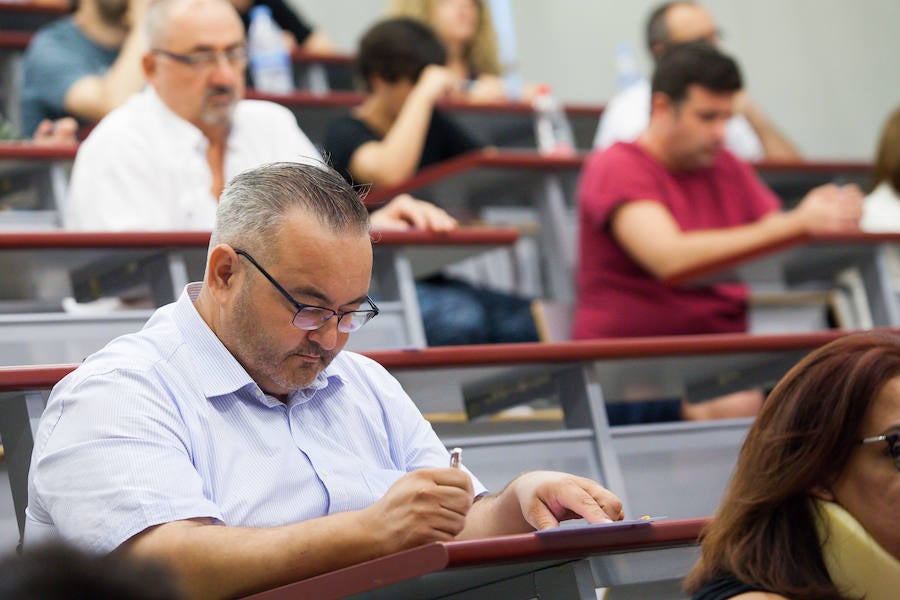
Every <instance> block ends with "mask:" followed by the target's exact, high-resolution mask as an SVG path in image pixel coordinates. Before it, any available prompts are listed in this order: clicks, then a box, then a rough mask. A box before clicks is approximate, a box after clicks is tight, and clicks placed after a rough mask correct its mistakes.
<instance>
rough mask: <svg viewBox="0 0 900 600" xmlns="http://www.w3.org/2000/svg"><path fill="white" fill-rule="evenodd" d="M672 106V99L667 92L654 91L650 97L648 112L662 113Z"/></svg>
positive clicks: (652, 113)
mask: <svg viewBox="0 0 900 600" xmlns="http://www.w3.org/2000/svg"><path fill="white" fill-rule="evenodd" d="M671 108H672V99H671V98H669V96H668V95H667V94H664V93H662V92H655V93H654V94H653V95H652V96H651V97H650V114H651V115H654V114H656V115H659V114H664V113H665V112H666V111H668V110H670V109H671Z"/></svg>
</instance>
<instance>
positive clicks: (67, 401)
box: [25, 163, 622, 598]
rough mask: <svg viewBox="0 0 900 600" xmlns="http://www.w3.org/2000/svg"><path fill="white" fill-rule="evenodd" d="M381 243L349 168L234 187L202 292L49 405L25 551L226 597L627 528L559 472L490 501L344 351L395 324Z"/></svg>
mask: <svg viewBox="0 0 900 600" xmlns="http://www.w3.org/2000/svg"><path fill="white" fill-rule="evenodd" d="M368 225H369V224H368V215H367V213H366V209H365V207H364V205H363V203H362V202H361V201H360V199H359V197H358V195H357V194H356V192H355V191H354V190H353V189H352V188H351V187H350V185H349V184H348V183H347V182H345V181H344V180H343V178H342V177H341V176H340V175H338V174H337V173H336V172H335V171H334V170H332V169H329V168H321V167H317V166H312V165H305V164H300V163H276V164H271V165H265V166H262V167H259V168H256V169H251V170H249V171H246V172H244V173H241V174H240V175H238V176H237V177H235V178H234V179H232V180H231V181H230V182H229V183H228V184H227V186H226V188H225V190H224V192H223V194H222V197H221V200H220V203H219V205H218V209H217V214H216V223H215V227H214V229H213V233H212V238H211V240H210V250H209V253H208V258H207V266H206V274H205V277H204V281H203V282H202V283H192V284H189V285H188V286H187V287H186V289H185V291H184V292H183V293H182V295H181V297H180V298H179V299H178V300H177V301H176V302H175V303H173V304H170V305H168V306H165V307H163V308H160V309H158V310H157V311H156V313H155V314H154V315H153V317H152V318H151V319H150V321H149V322H148V323H147V325H146V327H144V329H142V330H141V331H140V332H138V333H135V334H130V335H126V336H123V337H121V338H118V339H117V340H114V341H113V342H111V343H110V344H109V345H108V346H107V347H106V348H104V349H103V350H101V351H99V352H97V353H95V354H94V355H92V356H90V357H88V358H87V359H86V360H85V362H84V363H82V365H81V366H79V368H78V369H76V370H75V371H74V372H73V373H71V374H70V375H69V376H67V377H66V378H65V379H63V380H62V381H61V382H60V383H59V384H57V385H56V386H55V387H54V390H53V392H52V394H51V396H50V398H49V400H48V404H47V408H46V410H45V411H44V414H43V416H42V418H41V423H40V425H39V428H38V432H37V434H36V436H35V445H34V448H35V450H34V455H33V458H32V463H31V472H30V482H29V500H28V509H27V513H26V528H25V544H26V548H27V547H28V546H29V545H30V544H32V543H36V542H40V541H41V540H43V539H45V538H47V537H53V536H61V537H62V538H63V539H64V540H65V541H68V542H70V543H73V544H76V545H77V546H80V547H85V548H89V549H91V550H93V551H96V552H111V551H113V550H116V549H119V551H121V552H125V553H127V554H131V555H135V556H138V557H143V558H148V559H156V560H159V561H161V562H163V563H166V564H167V565H169V566H170V567H171V568H172V569H173V570H174V571H175V573H176V574H177V576H178V577H179V582H180V583H181V585H182V586H183V588H184V590H185V591H186V592H187V595H188V597H198V598H199V597H202V598H220V597H236V596H241V595H245V594H249V593H252V592H255V591H259V590H263V589H267V588H272V587H275V586H278V585H282V584H286V583H288V582H290V581H294V580H299V579H302V578H305V577H309V576H312V575H315V574H318V573H322V572H325V571H331V570H334V569H338V568H341V567H345V566H348V565H351V564H354V563H357V562H361V561H364V560H368V559H373V558H376V557H378V556H382V555H385V554H388V553H392V552H397V551H400V550H404V549H407V548H411V547H413V546H417V545H420V544H424V543H428V542H431V541H440V540H450V539H454V538H473V537H486V536H493V535H502V534H509V533H516V532H525V531H531V530H533V529H535V528H537V529H544V528H547V527H553V526H556V525H558V522H559V521H560V520H563V519H567V518H578V517H580V516H583V517H585V518H586V519H587V520H588V521H589V522H592V523H594V522H604V521H607V520H618V519H621V518H622V512H621V502H620V501H619V499H618V498H617V497H616V496H615V495H614V494H612V493H611V492H609V491H608V490H606V489H605V488H603V487H602V486H600V485H598V484H597V483H595V482H593V481H591V480H589V479H585V478H581V477H576V476H573V475H568V474H564V473H556V472H549V471H533V472H529V473H525V474H523V475H520V476H519V477H517V478H515V479H514V480H513V481H512V482H510V483H509V484H508V485H507V486H506V487H505V488H504V489H503V490H502V491H501V492H499V493H497V494H489V495H483V494H485V492H486V490H485V488H484V486H483V485H482V484H481V483H480V482H479V481H478V480H477V479H475V478H474V477H472V476H471V474H470V473H469V472H468V471H467V470H466V469H465V468H464V467H461V466H457V467H452V466H451V467H448V464H450V460H449V454H448V452H447V450H446V449H445V448H444V446H443V445H442V444H441V442H440V440H439V439H438V437H437V436H436V435H435V433H434V431H433V430H432V428H431V426H430V425H429V423H428V422H427V421H425V419H424V418H423V417H422V415H421V413H419V411H418V409H417V408H416V406H415V405H414V404H413V402H412V400H411V399H410V398H409V396H407V395H406V393H405V392H404V391H403V389H402V388H401V387H400V384H399V383H398V382H397V381H396V380H395V379H394V378H393V377H392V376H391V375H390V374H388V373H387V372H386V371H385V370H384V368H382V367H381V366H380V365H378V364H377V363H375V362H374V361H372V360H370V359H367V358H365V357H363V356H361V355H358V354H354V353H352V352H346V351H342V348H343V347H344V345H345V343H346V342H347V338H348V336H349V335H350V333H351V332H353V331H354V330H356V329H358V328H359V327H362V326H363V325H365V323H366V322H367V321H369V320H370V319H372V318H377V314H378V309H377V308H376V306H375V304H374V303H373V302H372V300H371V299H369V297H368V296H367V290H368V288H369V279H370V277H371V269H372V244H371V241H370V238H369V230H368Z"/></svg>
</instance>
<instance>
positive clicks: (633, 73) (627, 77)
mask: <svg viewBox="0 0 900 600" xmlns="http://www.w3.org/2000/svg"><path fill="white" fill-rule="evenodd" d="M616 72H617V73H618V74H619V77H618V86H619V89H620V90H624V89H626V88H629V87H631V86H632V85H634V84H635V83H637V82H639V81H641V80H642V79H643V78H644V75H643V74H642V73H641V69H640V67H638V59H637V53H636V52H635V51H634V46H632V45H631V44H629V43H628V42H619V43H618V44H616Z"/></svg>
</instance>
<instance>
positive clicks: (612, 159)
mask: <svg viewBox="0 0 900 600" xmlns="http://www.w3.org/2000/svg"><path fill="white" fill-rule="evenodd" d="M639 160H640V159H639V158H638V157H636V156H634V154H633V152H632V151H629V149H628V147H627V146H625V145H622V144H619V145H614V146H612V147H610V148H608V149H606V150H603V151H599V152H598V151H595V152H594V153H593V154H591V155H590V156H589V157H588V159H587V162H586V163H585V166H584V170H583V171H582V173H581V179H580V181H579V184H578V192H577V197H578V203H579V210H580V215H581V218H582V219H586V220H587V221H588V222H589V223H590V225H591V226H592V227H596V228H600V229H603V228H606V227H607V226H608V225H609V219H610V217H611V216H612V214H613V213H614V212H615V211H616V209H618V208H619V207H620V206H622V205H623V204H625V203H627V202H630V201H634V200H656V201H658V202H660V203H662V204H665V202H664V199H663V198H662V197H661V191H660V189H659V185H658V184H657V182H656V181H655V179H654V177H653V171H652V169H649V168H647V166H644V165H640V164H639V162H638V161H639Z"/></svg>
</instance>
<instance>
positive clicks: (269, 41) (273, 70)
mask: <svg viewBox="0 0 900 600" xmlns="http://www.w3.org/2000/svg"><path fill="white" fill-rule="evenodd" d="M247 49H248V51H249V54H250V76H251V77H252V78H253V87H254V88H255V89H256V90H258V91H260V92H265V93H268V94H287V93H289V92H290V91H291V90H293V89H294V81H293V72H292V70H291V57H290V55H289V54H288V49H287V44H286V43H285V40H284V37H283V35H282V33H281V29H280V28H279V27H278V25H276V24H275V21H274V19H272V11H271V10H270V9H269V7H268V6H262V5H260V6H254V7H253V8H251V9H250V28H249V30H248V32H247Z"/></svg>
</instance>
